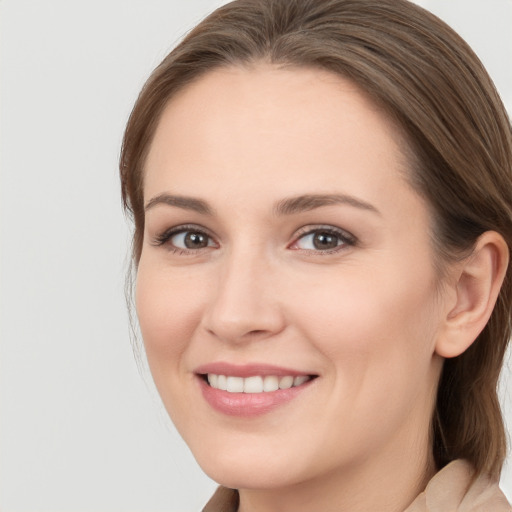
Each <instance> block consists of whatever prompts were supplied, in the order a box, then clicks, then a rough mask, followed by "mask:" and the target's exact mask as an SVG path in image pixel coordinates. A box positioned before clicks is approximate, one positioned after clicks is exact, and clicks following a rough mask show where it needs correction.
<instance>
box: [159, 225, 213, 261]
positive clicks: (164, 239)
mask: <svg viewBox="0 0 512 512" xmlns="http://www.w3.org/2000/svg"><path fill="white" fill-rule="evenodd" d="M187 231H192V232H195V233H201V234H202V235H205V236H207V237H208V238H209V239H210V240H212V241H213V242H214V243H215V245H218V244H217V242H216V240H215V237H214V236H213V235H212V234H211V233H210V232H209V231H208V230H207V229H206V228H203V227H202V226H199V225H197V224H180V225H179V226H173V227H171V228H168V229H166V230H164V231H162V232H161V233H160V234H157V235H156V236H155V237H154V238H153V240H152V241H151V244H152V245H155V246H157V247H158V246H164V245H166V244H167V243H168V242H169V241H170V240H171V238H172V237H173V236H175V235H178V234H180V233H184V232H187ZM207 248H208V247H203V248H200V249H183V248H181V247H171V248H170V249H171V250H174V251H176V252H180V253H194V254H196V253H198V252H199V251H201V250H202V249H207Z"/></svg>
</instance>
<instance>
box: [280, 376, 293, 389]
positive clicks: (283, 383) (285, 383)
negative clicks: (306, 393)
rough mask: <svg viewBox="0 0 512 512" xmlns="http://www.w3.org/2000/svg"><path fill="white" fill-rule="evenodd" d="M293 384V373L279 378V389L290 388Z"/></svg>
mask: <svg viewBox="0 0 512 512" xmlns="http://www.w3.org/2000/svg"><path fill="white" fill-rule="evenodd" d="M292 386H293V377H292V376H291V375H287V376H286V377H281V378H280V379H279V389H289V388H291V387H292Z"/></svg>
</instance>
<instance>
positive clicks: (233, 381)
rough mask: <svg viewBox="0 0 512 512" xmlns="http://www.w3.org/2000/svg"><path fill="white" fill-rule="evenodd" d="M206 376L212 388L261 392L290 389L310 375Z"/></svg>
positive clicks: (241, 391)
mask: <svg viewBox="0 0 512 512" xmlns="http://www.w3.org/2000/svg"><path fill="white" fill-rule="evenodd" d="M207 378H208V383H209V384H210V386H211V387H212V388H215V389H221V390H223V391H228V392H229V393H263V392H271V391H277V390H278V389H290V388H291V387H295V386H300V385H302V384H304V383H305V382H307V381H308V380H310V377H309V376H307V375H300V376H298V377H293V376H292V375H285V376H284V377H277V376H275V375H266V376H265V377H261V376H259V375H255V376H253V377H246V378H243V377H233V376H231V375H227V376H226V375H216V374H215V373H209V374H208V375H207Z"/></svg>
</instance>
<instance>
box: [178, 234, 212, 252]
mask: <svg viewBox="0 0 512 512" xmlns="http://www.w3.org/2000/svg"><path fill="white" fill-rule="evenodd" d="M183 242H184V244H185V247H186V248H187V249H202V248H203V247H208V237H207V236H206V235H205V234H203V233H192V232H188V233H185V237H184V238H183Z"/></svg>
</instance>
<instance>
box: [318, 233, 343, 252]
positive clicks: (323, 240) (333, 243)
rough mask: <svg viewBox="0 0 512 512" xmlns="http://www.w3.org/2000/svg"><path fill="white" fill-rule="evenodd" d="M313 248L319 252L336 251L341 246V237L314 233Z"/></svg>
mask: <svg viewBox="0 0 512 512" xmlns="http://www.w3.org/2000/svg"><path fill="white" fill-rule="evenodd" d="M312 242H313V246H314V247H315V249H318V250H320V251H321V250H325V249H334V248H335V247H338V245H339V244H340V239H339V236H337V235H333V234H332V233H322V232H319V233H314V234H313V240H312Z"/></svg>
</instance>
